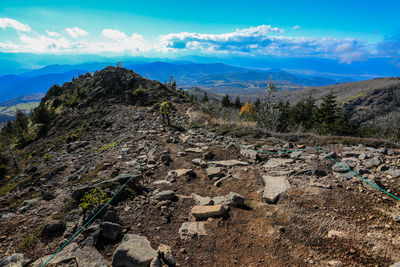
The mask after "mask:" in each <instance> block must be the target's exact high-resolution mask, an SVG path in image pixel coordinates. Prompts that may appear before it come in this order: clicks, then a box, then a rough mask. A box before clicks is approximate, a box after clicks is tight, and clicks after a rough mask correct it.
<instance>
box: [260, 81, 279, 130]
mask: <svg viewBox="0 0 400 267" xmlns="http://www.w3.org/2000/svg"><path fill="white" fill-rule="evenodd" d="M276 91H277V89H276V86H275V84H274V83H273V82H272V76H271V77H270V79H269V81H268V82H267V89H266V90H265V91H264V101H263V102H262V103H261V105H260V106H259V108H258V112H257V124H258V125H259V126H260V127H262V128H265V129H268V130H271V131H276V130H277V128H278V125H279V118H280V115H281V114H280V112H279V110H278V109H277V108H275V104H276V96H275V95H274V93H275V92H276Z"/></svg>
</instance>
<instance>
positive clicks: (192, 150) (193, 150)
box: [185, 147, 204, 153]
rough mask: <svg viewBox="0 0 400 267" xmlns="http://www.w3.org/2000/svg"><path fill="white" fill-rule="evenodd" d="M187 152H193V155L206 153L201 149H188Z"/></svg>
mask: <svg viewBox="0 0 400 267" xmlns="http://www.w3.org/2000/svg"><path fill="white" fill-rule="evenodd" d="M185 151H186V152H192V153H204V150H203V149H202V148H200V147H193V148H187V149H185Z"/></svg>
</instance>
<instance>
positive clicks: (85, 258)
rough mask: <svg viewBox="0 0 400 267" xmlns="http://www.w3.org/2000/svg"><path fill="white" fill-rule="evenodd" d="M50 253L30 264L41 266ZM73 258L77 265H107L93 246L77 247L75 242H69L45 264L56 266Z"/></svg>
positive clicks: (105, 266) (98, 266) (99, 266)
mask: <svg viewBox="0 0 400 267" xmlns="http://www.w3.org/2000/svg"><path fill="white" fill-rule="evenodd" d="M51 256H52V255H47V256H44V257H42V258H40V259H38V260H37V261H35V262H34V263H33V264H32V266H34V267H39V266H42V265H43V264H44V263H45V262H46V261H47V260H48V259H49V258H50V257H51ZM71 260H75V262H76V264H77V266H93V267H108V266H110V265H108V263H107V261H106V260H105V259H104V258H103V256H102V255H101V254H100V253H99V252H98V251H97V250H96V249H95V248H94V247H89V246H86V247H83V248H79V246H78V244H77V243H71V244H69V245H68V246H66V247H65V248H64V249H63V250H61V251H60V253H58V254H57V255H56V256H54V258H52V259H51V260H50V261H49V262H48V263H47V264H48V265H49V266H58V265H61V264H62V263H63V262H68V261H71Z"/></svg>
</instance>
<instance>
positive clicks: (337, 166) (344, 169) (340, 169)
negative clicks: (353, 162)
mask: <svg viewBox="0 0 400 267" xmlns="http://www.w3.org/2000/svg"><path fill="white" fill-rule="evenodd" d="M342 165H343V166H344V167H343V166H342ZM348 169H351V167H350V166H349V165H348V164H347V163H345V162H341V165H340V164H339V163H335V165H333V166H332V170H333V171H334V172H339V173H346V172H348V171H349V170H348Z"/></svg>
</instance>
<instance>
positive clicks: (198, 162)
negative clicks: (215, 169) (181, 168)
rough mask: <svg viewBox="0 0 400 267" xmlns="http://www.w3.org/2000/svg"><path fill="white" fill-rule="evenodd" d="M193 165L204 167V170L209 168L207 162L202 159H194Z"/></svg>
mask: <svg viewBox="0 0 400 267" xmlns="http://www.w3.org/2000/svg"><path fill="white" fill-rule="evenodd" d="M192 163H193V164H194V165H197V166H200V167H202V168H205V167H207V162H205V161H204V160H202V159H193V160H192Z"/></svg>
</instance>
